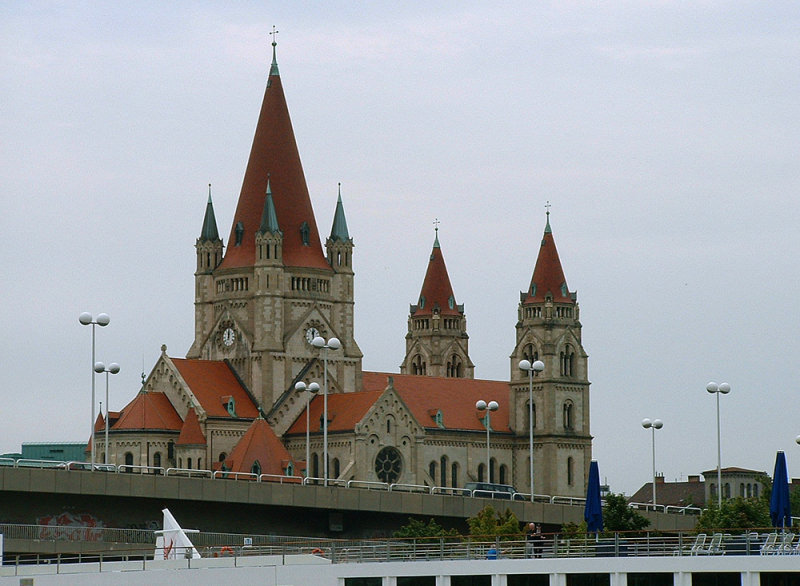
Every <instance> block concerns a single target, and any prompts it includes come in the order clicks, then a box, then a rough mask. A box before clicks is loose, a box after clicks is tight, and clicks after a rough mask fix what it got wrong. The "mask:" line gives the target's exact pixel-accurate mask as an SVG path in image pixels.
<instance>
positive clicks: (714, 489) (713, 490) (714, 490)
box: [708, 482, 717, 498]
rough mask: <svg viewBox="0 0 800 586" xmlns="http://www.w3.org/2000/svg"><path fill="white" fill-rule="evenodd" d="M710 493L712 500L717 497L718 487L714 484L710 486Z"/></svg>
mask: <svg viewBox="0 0 800 586" xmlns="http://www.w3.org/2000/svg"><path fill="white" fill-rule="evenodd" d="M708 493H709V494H710V495H711V497H712V498H713V497H715V496H717V485H716V484H714V483H713V482H712V483H711V484H709V485H708Z"/></svg>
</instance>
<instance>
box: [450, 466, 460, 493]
mask: <svg viewBox="0 0 800 586" xmlns="http://www.w3.org/2000/svg"><path fill="white" fill-rule="evenodd" d="M450 484H451V485H452V486H453V487H454V488H455V487H458V462H453V466H452V470H451V472H450Z"/></svg>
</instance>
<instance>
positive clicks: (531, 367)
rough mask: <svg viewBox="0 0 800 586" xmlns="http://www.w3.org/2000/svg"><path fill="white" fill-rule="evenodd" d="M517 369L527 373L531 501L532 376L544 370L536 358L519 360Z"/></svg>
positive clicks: (541, 363) (542, 364)
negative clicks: (532, 360) (533, 360)
mask: <svg viewBox="0 0 800 586" xmlns="http://www.w3.org/2000/svg"><path fill="white" fill-rule="evenodd" d="M519 369H520V370H524V371H527V373H528V427H529V428H530V429H529V430H528V443H529V448H530V460H531V462H530V466H531V502H533V377H534V376H536V375H538V374H539V373H540V372H542V371H543V370H544V362H542V361H541V360H536V361H535V362H534V363H533V364H531V361H530V360H520V361H519Z"/></svg>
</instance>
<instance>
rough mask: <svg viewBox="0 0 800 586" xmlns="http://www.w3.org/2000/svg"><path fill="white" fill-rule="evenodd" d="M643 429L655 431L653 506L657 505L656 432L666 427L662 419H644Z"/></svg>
mask: <svg viewBox="0 0 800 586" xmlns="http://www.w3.org/2000/svg"><path fill="white" fill-rule="evenodd" d="M642 427H644V428H645V429H652V430H653V504H654V505H655V504H656V430H657V429H661V428H662V427H664V422H663V421H661V420H660V419H653V420H650V419H642Z"/></svg>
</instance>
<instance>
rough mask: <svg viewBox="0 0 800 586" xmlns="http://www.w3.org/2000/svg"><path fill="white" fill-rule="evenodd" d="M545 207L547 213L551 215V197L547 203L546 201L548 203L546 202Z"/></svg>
mask: <svg viewBox="0 0 800 586" xmlns="http://www.w3.org/2000/svg"><path fill="white" fill-rule="evenodd" d="M544 207H545V209H546V210H547V215H548V216H549V215H550V207H551V206H550V200H549V199H548V200H547V203H546V204H544Z"/></svg>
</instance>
